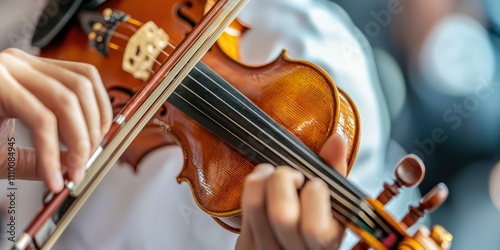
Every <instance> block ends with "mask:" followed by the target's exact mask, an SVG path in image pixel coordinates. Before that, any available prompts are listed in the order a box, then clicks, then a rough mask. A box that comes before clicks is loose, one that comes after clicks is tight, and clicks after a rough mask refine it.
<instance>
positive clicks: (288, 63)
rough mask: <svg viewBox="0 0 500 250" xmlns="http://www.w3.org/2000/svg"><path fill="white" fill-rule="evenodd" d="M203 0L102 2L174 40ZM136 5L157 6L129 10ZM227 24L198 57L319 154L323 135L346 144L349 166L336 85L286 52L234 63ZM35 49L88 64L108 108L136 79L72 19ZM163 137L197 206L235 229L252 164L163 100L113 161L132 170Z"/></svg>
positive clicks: (354, 144) (342, 102)
mask: <svg viewBox="0 0 500 250" xmlns="http://www.w3.org/2000/svg"><path fill="white" fill-rule="evenodd" d="M207 4H208V3H207V2H205V1H201V0H200V1H192V2H189V3H186V2H176V1H157V0H147V1H145V0H143V1H109V3H106V4H105V6H102V8H112V9H118V10H120V11H123V12H125V13H128V14H130V15H131V16H132V17H133V18H134V19H136V20H141V21H150V20H151V21H154V22H155V23H156V24H157V25H158V26H159V27H160V28H162V29H163V30H164V31H165V32H166V33H167V34H168V36H169V41H170V42H171V43H172V44H174V45H176V44H178V43H179V42H180V41H181V40H182V39H183V38H184V36H185V35H186V34H187V33H188V32H189V31H190V30H191V28H192V26H193V24H194V23H196V22H198V21H199V20H200V19H201V17H202V16H203V14H204V13H205V10H206V9H207ZM142 6H158V7H151V8H148V11H137V10H138V9H140V8H142ZM165 13H169V14H165ZM228 29H230V30H228V32H226V33H225V34H224V35H223V36H222V37H221V38H220V39H219V40H218V42H217V44H216V45H215V46H213V47H212V48H211V50H210V51H209V52H208V53H207V54H206V55H205V56H204V57H203V60H202V61H203V63H204V64H205V65H207V66H208V67H209V68H211V69H212V70H213V71H214V72H216V73H217V74H218V75H219V76H220V77H222V78H223V79H225V80H226V81H227V82H229V83H230V84H231V85H232V86H233V87H234V88H235V89H237V90H238V91H239V92H241V93H242V94H243V95H244V96H246V98H248V99H249V100H250V101H251V102H253V103H254V104H255V105H256V106H257V107H259V108H260V109H261V110H262V111H264V112H265V113H266V114H267V115H269V116H270V117H271V118H272V119H274V120H275V121H276V122H277V123H279V124H280V125H281V126H282V127H283V128H285V129H286V130H287V131H289V132H290V133H291V134H292V135H294V136H295V137H297V138H298V139H299V140H300V141H302V142H303V143H304V144H306V145H307V146H308V147H309V148H310V149H311V150H312V151H313V152H315V153H319V150H320V148H321V146H322V145H323V143H324V142H325V140H326V139H327V138H328V137H329V136H330V135H332V134H334V133H338V134H340V135H342V137H343V138H345V140H346V142H347V144H348V146H349V147H348V148H349V152H348V163H349V164H348V165H349V170H350V167H351V166H352V164H353V163H354V160H355V157H356V153H357V148H358V144H359V136H360V125H359V123H360V121H359V115H358V113H357V110H356V107H355V105H354V104H353V102H352V101H351V100H350V99H349V97H348V96H347V95H346V94H345V93H343V92H342V91H340V90H339V89H337V87H336V86H335V84H334V83H333V81H332V80H331V79H330V77H329V76H328V75H327V74H326V73H325V72H324V71H323V70H321V69H320V68H319V67H317V66H315V65H313V64H311V63H308V62H304V61H295V60H291V59H290V58H288V57H287V55H286V52H283V53H282V54H281V55H280V56H279V57H278V58H276V59H275V60H274V61H273V62H271V63H269V64H267V65H262V66H258V67H254V66H248V65H245V64H243V63H241V62H240V61H239V49H238V45H239V39H240V36H241V35H244V32H245V31H246V30H247V28H246V27H245V26H244V25H242V24H240V23H238V22H233V24H232V25H231V26H230V27H229V28H228ZM117 32H119V33H120V34H125V35H127V36H131V35H132V34H133V33H131V31H130V30H127V29H126V28H123V27H119V28H118V29H117ZM127 32H128V34H127ZM111 42H113V43H115V44H119V46H120V47H124V46H125V44H126V41H123V39H120V38H117V37H113V38H112V39H111ZM42 56H44V57H49V58H56V59H64V60H71V61H80V62H86V63H90V64H93V65H95V66H96V67H97V69H98V70H99V72H100V73H101V77H102V79H103V82H104V84H105V86H106V88H107V90H108V93H109V95H110V100H111V102H112V105H113V108H114V111H115V114H116V113H118V112H119V111H120V109H121V108H122V107H123V106H124V105H125V104H126V103H127V102H128V101H129V99H130V98H131V96H132V95H133V94H134V93H135V92H136V91H137V90H138V89H139V88H140V87H141V86H142V85H143V84H144V82H143V81H141V80H138V79H135V78H133V76H132V75H131V74H129V73H127V72H125V71H123V70H122V68H121V63H122V62H121V60H122V58H123V50H109V56H108V57H107V58H106V57H103V56H102V55H101V54H99V53H98V52H97V51H96V50H95V49H94V48H92V47H90V46H89V45H88V42H87V34H85V33H84V32H83V30H82V29H81V28H80V27H78V26H76V25H74V26H73V27H72V28H70V29H69V31H68V34H66V35H65V36H64V37H63V39H62V40H61V41H59V42H57V43H54V44H52V45H51V46H49V47H47V48H44V49H43V51H42ZM206 84H210V83H209V82H207V83H206ZM171 144H178V145H180V146H181V148H182V150H183V152H184V155H185V162H184V167H183V169H182V172H181V173H180V174H179V176H178V181H187V182H188V183H189V185H190V186H191V188H192V191H193V196H194V198H195V201H196V203H197V204H198V205H199V206H200V208H201V209H202V210H204V211H205V212H207V213H208V214H210V215H212V216H214V217H216V218H219V219H221V220H222V221H223V222H224V224H223V225H224V226H225V227H226V228H228V229H233V230H237V229H238V228H239V219H238V214H239V213H240V201H241V195H242V190H243V183H244V178H245V176H246V175H247V174H249V173H250V172H251V171H252V170H253V167H254V166H255V163H254V162H252V161H251V160H249V159H248V158H247V157H245V156H244V155H242V153H240V152H238V151H237V150H235V149H234V147H232V146H231V145H229V144H228V143H226V142H224V141H223V140H222V139H220V138H219V137H217V136H216V135H214V134H213V133H211V132H210V131H208V130H207V129H206V128H205V127H203V124H199V123H197V122H195V121H193V119H191V118H190V117H189V116H188V115H186V114H185V113H183V112H182V111H180V110H179V109H177V108H176V107H175V106H174V105H172V104H170V103H169V102H165V104H164V105H163V107H162V108H161V109H160V110H158V112H157V113H156V115H155V116H154V118H153V119H152V120H151V121H150V122H149V123H148V125H147V126H146V127H145V128H144V129H143V131H142V132H141V133H140V134H139V135H138V136H137V137H136V139H135V141H134V142H133V143H132V144H131V146H130V147H129V148H128V149H127V151H126V152H125V153H124V154H123V155H122V157H121V160H122V161H124V162H127V163H128V164H130V165H131V166H133V167H134V169H135V170H136V171H138V172H140V169H137V166H138V163H139V162H140V161H141V159H142V158H143V157H144V156H145V155H147V154H148V153H149V152H151V151H153V150H155V149H157V148H159V147H162V146H166V145H171ZM235 166H237V168H236V167H235ZM219 221H220V220H219Z"/></svg>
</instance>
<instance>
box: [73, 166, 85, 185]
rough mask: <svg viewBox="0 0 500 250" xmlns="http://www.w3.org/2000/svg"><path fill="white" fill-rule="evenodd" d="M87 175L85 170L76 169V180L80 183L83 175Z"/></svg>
mask: <svg viewBox="0 0 500 250" xmlns="http://www.w3.org/2000/svg"><path fill="white" fill-rule="evenodd" d="M84 176H85V170H83V169H79V170H77V171H76V178H75V182H76V183H80V182H81V181H82V180H83V177H84Z"/></svg>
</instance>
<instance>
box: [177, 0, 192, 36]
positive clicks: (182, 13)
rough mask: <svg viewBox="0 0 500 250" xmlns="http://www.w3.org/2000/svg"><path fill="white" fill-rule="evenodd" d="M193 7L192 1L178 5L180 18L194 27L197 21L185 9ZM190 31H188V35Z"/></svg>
mask: <svg viewBox="0 0 500 250" xmlns="http://www.w3.org/2000/svg"><path fill="white" fill-rule="evenodd" d="M192 7H193V4H192V3H191V2H190V1H186V2H182V3H179V4H178V5H177V8H176V9H177V11H176V12H177V15H178V16H179V18H180V19H182V20H183V21H184V22H186V23H187V24H188V25H189V26H190V27H191V28H194V26H195V25H196V22H195V21H194V20H193V19H191V18H190V17H189V16H188V15H187V14H186V13H187V11H185V10H184V9H186V8H188V9H191V8H192ZM187 34H188V33H186V35H187Z"/></svg>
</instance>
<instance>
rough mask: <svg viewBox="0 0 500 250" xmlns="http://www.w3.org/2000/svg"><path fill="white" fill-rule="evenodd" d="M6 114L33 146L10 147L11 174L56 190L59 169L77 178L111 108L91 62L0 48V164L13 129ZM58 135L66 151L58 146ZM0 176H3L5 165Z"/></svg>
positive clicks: (59, 185) (59, 183)
mask: <svg viewBox="0 0 500 250" xmlns="http://www.w3.org/2000/svg"><path fill="white" fill-rule="evenodd" d="M9 118H18V119H19V120H21V121H22V122H23V123H24V124H26V126H27V127H28V128H29V130H30V131H31V136H32V141H33V143H34V147H35V149H27V148H22V147H17V148H16V155H15V157H14V158H15V161H16V178H17V179H43V180H45V181H46V184H47V186H48V188H49V189H50V190H52V191H55V192H57V191H60V190H61V189H62V188H63V185H64V183H63V178H62V175H63V174H64V175H66V176H67V177H68V178H69V180H72V181H76V182H78V181H81V179H82V178H83V174H84V165H85V162H86V161H87V160H88V159H89V157H90V154H91V152H92V151H93V150H94V149H95V148H96V147H97V146H98V144H99V143H100V141H101V140H102V137H103V136H104V134H105V133H106V131H107V130H108V129H109V127H110V124H111V119H112V110H111V105H110V102H109V98H108V95H107V93H106V90H105V88H104V86H103V85H102V81H101V78H100V76H99V73H98V72H97V70H96V69H95V67H93V66H90V65H87V64H82V63H73V62H64V61H56V60H49V59H43V58H38V57H35V56H32V55H29V54H27V53H24V52H22V51H20V50H17V49H7V50H5V51H2V52H0V128H2V130H3V131H0V139H1V140H0V164H1V163H2V162H4V161H5V160H6V159H7V153H6V151H7V137H9V136H12V133H13V127H14V126H13V121H12V120H11V119H9ZM59 141H61V142H62V143H63V144H65V145H66V146H67V148H68V151H65V152H60V151H59ZM11 159H12V158H11ZM4 166H5V164H4ZM0 177H2V178H7V168H6V166H5V167H4V168H3V169H0Z"/></svg>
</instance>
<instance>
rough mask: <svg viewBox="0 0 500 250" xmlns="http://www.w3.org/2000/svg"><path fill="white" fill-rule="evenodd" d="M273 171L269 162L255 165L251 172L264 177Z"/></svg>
mask: <svg viewBox="0 0 500 250" xmlns="http://www.w3.org/2000/svg"><path fill="white" fill-rule="evenodd" d="M273 172H274V167H273V166H271V165H269V164H260V165H257V166H256V167H255V169H254V170H253V172H252V175H253V176H256V177H265V176H269V175H270V174H272V173H273Z"/></svg>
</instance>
